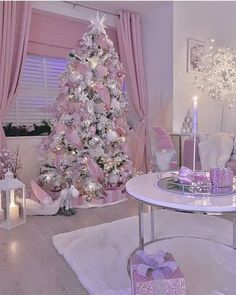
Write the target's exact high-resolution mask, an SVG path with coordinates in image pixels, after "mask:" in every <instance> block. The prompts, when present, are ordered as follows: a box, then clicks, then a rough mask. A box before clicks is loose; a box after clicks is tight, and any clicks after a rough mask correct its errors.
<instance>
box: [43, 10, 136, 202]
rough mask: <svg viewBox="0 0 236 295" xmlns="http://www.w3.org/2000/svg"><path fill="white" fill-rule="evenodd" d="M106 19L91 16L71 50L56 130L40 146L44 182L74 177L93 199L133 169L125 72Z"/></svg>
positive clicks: (51, 183) (121, 184)
mask: <svg viewBox="0 0 236 295" xmlns="http://www.w3.org/2000/svg"><path fill="white" fill-rule="evenodd" d="M104 22H105V16H103V17H102V18H101V19H99V15H98V14H97V16H96V18H95V17H91V24H90V26H89V27H91V30H90V31H89V32H88V33H85V34H84V36H83V39H82V40H81V41H80V46H79V47H78V48H75V49H73V50H72V51H71V52H70V54H69V59H68V66H67V68H66V69H65V72H64V73H62V75H61V79H60V89H61V93H60V95H59V96H58V98H57V106H56V107H57V113H56V115H55V117H56V120H54V122H53V132H52V133H51V135H49V137H48V138H47V139H45V140H44V142H43V144H42V148H41V150H42V151H43V156H44V157H42V159H43V160H42V165H41V174H40V177H39V183H40V185H41V186H42V187H43V188H45V189H47V190H48V191H50V190H52V191H53V190H54V189H55V184H57V187H58V183H59V184H60V183H63V182H64V180H65V178H71V179H72V181H73V185H74V186H75V187H76V188H77V189H78V190H79V191H80V196H82V195H86V196H87V197H86V200H87V201H91V202H92V201H93V200H94V199H102V198H103V197H104V194H106V191H107V190H109V189H113V190H114V189H120V190H123V189H124V188H123V187H124V183H125V182H126V181H127V180H128V179H129V178H130V177H131V176H132V173H133V171H132V163H131V161H130V159H129V157H128V155H127V152H126V150H127V149H126V147H125V137H126V136H127V132H128V129H129V127H128V125H127V122H126V112H127V100H126V94H125V93H123V92H122V86H123V79H124V70H123V67H122V65H121V63H120V62H119V59H118V54H117V53H116V52H115V49H114V45H113V43H112V41H111V40H110V39H109V38H108V36H107V34H106V31H105V25H104ZM111 175H112V177H111ZM114 185H115V186H114Z"/></svg>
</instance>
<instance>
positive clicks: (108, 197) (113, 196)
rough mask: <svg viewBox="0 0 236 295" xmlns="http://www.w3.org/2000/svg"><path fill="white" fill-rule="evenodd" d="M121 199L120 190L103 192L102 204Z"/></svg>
mask: <svg viewBox="0 0 236 295" xmlns="http://www.w3.org/2000/svg"><path fill="white" fill-rule="evenodd" d="M121 199H122V192H121V190H120V189H110V190H105V195H104V199H103V201H104V203H112V202H117V201H119V200H121Z"/></svg>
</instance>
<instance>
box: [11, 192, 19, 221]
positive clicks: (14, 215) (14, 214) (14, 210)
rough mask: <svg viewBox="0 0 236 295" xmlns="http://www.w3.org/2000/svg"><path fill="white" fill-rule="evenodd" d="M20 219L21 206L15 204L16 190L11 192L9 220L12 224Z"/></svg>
mask: <svg viewBox="0 0 236 295" xmlns="http://www.w3.org/2000/svg"><path fill="white" fill-rule="evenodd" d="M18 219H19V206H18V205H16V204H15V199H14V190H11V192H10V206H9V220H10V222H13V223H15V222H17V221H18Z"/></svg>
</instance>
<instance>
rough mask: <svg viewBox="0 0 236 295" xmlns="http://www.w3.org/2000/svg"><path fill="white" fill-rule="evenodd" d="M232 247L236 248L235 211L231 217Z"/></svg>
mask: <svg viewBox="0 0 236 295" xmlns="http://www.w3.org/2000/svg"><path fill="white" fill-rule="evenodd" d="M233 249H236V213H234V219H233Z"/></svg>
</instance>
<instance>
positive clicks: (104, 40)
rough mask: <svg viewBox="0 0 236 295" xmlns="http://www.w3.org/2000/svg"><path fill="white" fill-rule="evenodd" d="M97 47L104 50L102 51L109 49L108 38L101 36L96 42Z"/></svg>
mask: <svg viewBox="0 0 236 295" xmlns="http://www.w3.org/2000/svg"><path fill="white" fill-rule="evenodd" d="M96 43H97V45H98V46H99V47H100V48H102V49H106V50H107V49H108V44H107V37H106V35H104V34H100V35H99V36H98V38H97V40H96Z"/></svg>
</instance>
